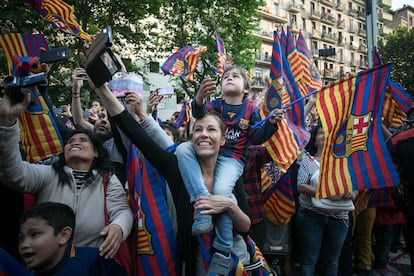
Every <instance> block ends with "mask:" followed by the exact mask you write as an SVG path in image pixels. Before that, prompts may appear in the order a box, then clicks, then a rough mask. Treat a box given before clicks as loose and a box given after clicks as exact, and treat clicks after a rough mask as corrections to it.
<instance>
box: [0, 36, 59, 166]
mask: <svg viewBox="0 0 414 276" xmlns="http://www.w3.org/2000/svg"><path fill="white" fill-rule="evenodd" d="M0 46H1V48H2V49H3V52H4V55H5V57H6V59H7V63H8V68H9V74H10V75H13V73H19V74H23V75H27V74H29V72H22V68H21V67H18V66H21V65H22V64H23V63H21V64H19V62H13V57H14V59H15V61H22V60H24V59H25V58H28V57H38V56H39V55H40V48H44V49H46V50H47V49H49V45H48V44H47V41H46V39H45V37H44V36H43V34H21V33H10V34H2V35H0ZM31 89H32V91H33V94H32V98H33V100H32V101H33V104H31V105H29V106H28V107H27V109H26V110H25V112H23V113H21V114H20V116H19V126H20V130H21V132H20V135H21V141H22V147H23V150H24V151H25V153H26V160H27V161H29V162H36V161H40V160H43V159H46V158H48V157H51V156H53V155H56V154H59V153H61V152H62V151H63V146H62V145H63V139H62V137H61V135H60V133H59V131H58V128H57V125H56V121H55V118H54V116H53V114H52V112H51V110H49V108H48V106H47V104H46V102H45V100H44V99H43V97H42V96H41V95H40V94H39V92H38V90H37V89H36V88H31Z"/></svg>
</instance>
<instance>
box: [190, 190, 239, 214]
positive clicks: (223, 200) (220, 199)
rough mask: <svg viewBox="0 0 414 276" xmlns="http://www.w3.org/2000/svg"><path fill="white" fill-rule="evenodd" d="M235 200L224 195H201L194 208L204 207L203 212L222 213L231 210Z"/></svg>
mask: <svg viewBox="0 0 414 276" xmlns="http://www.w3.org/2000/svg"><path fill="white" fill-rule="evenodd" d="M233 205H234V202H233V201H232V200H231V199H230V198H228V197H225V196H222V195H208V196H200V197H198V198H197V199H196V201H195V202H194V209H202V210H203V211H201V214H209V215H213V214H220V213H223V212H227V211H229V209H231V208H232V207H233Z"/></svg>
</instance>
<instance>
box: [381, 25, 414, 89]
mask: <svg viewBox="0 0 414 276" xmlns="http://www.w3.org/2000/svg"><path fill="white" fill-rule="evenodd" d="M385 39H386V42H385V43H384V42H382V41H380V42H379V43H378V49H379V52H380V55H381V58H382V61H383V62H392V71H391V79H392V80H393V81H395V82H396V83H400V84H401V85H402V86H403V87H405V88H407V90H408V92H409V93H410V94H411V95H413V96H414V78H413V76H414V68H413V66H412V65H413V64H414V43H413V41H414V28H412V29H411V30H410V31H408V30H407V28H406V27H402V26H399V27H397V28H396V29H395V30H394V31H393V32H392V33H390V34H388V35H387V36H386V37H385Z"/></svg>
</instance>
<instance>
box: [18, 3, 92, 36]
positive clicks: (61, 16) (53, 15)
mask: <svg viewBox="0 0 414 276" xmlns="http://www.w3.org/2000/svg"><path fill="white" fill-rule="evenodd" d="M25 1H26V3H28V4H29V5H30V6H31V7H32V8H33V9H34V10H35V11H36V12H37V13H39V14H40V16H41V17H43V18H44V19H45V20H46V21H48V22H50V24H52V26H53V27H55V28H58V29H59V30H61V31H64V32H66V33H69V34H73V35H75V36H77V37H80V38H82V39H85V40H86V41H91V36H90V35H89V34H87V33H86V32H85V31H83V29H82V27H81V26H80V25H79V24H78V23H77V22H76V18H75V15H74V9H73V7H72V6H70V5H68V4H67V3H65V2H63V1H61V0H25Z"/></svg>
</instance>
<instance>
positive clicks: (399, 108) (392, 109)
mask: <svg viewBox="0 0 414 276" xmlns="http://www.w3.org/2000/svg"><path fill="white" fill-rule="evenodd" d="M372 58H373V66H378V65H381V64H382V60H381V56H380V55H379V52H378V50H377V48H376V47H374V49H373V50H372ZM412 104H413V98H412V96H411V95H410V94H408V93H407V92H406V91H405V90H404V89H403V88H402V87H401V86H400V85H398V84H396V83H395V82H393V81H391V80H389V81H388V85H387V89H386V91H385V100H384V108H383V110H382V116H383V117H384V118H385V120H387V121H388V122H389V123H390V124H391V125H392V126H393V127H396V128H399V127H401V125H402V123H403V120H404V119H405V117H406V115H405V113H407V112H408V110H409V109H410V108H411V105H412Z"/></svg>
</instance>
